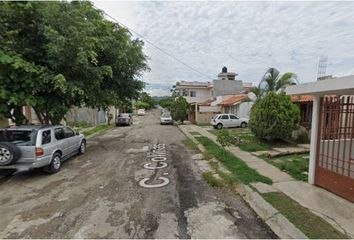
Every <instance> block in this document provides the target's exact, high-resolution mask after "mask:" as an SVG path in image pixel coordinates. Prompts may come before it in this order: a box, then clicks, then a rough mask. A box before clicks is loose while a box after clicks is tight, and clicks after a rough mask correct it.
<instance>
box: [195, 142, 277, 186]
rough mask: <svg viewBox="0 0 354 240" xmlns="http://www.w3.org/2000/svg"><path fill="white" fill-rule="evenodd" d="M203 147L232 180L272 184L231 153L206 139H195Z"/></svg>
mask: <svg viewBox="0 0 354 240" xmlns="http://www.w3.org/2000/svg"><path fill="white" fill-rule="evenodd" d="M196 139H197V140H198V141H199V142H200V143H201V144H202V145H204V147H205V148H206V153H207V154H208V155H210V156H213V157H215V158H217V159H218V160H219V161H220V162H221V163H223V164H224V165H225V167H226V168H227V169H228V170H229V171H230V172H231V173H232V175H233V176H234V180H235V181H238V182H242V183H245V184H249V183H251V182H264V183H267V184H272V180H271V179H269V178H267V177H265V176H262V175H260V174H259V173H257V171H256V170H254V169H252V168H250V167H248V166H247V165H246V163H244V162H243V161H242V160H240V159H239V158H237V157H236V156H234V155H233V154H232V153H230V152H228V151H226V150H224V149H223V148H222V147H220V146H219V145H217V144H216V143H214V142H213V141H211V140H210V139H208V138H207V137H196Z"/></svg>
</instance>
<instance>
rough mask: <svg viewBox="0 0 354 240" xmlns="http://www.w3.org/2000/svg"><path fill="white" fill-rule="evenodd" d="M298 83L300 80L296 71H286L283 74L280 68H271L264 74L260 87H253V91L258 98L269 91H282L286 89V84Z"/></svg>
mask: <svg viewBox="0 0 354 240" xmlns="http://www.w3.org/2000/svg"><path fill="white" fill-rule="evenodd" d="M297 83H298V80H297V76H296V74H295V73H292V72H286V73H284V74H282V75H281V74H280V72H279V70H278V69H276V68H269V69H268V70H267V71H266V73H265V74H264V75H263V77H262V80H261V82H260V83H259V84H258V87H253V88H252V89H251V92H253V93H254V94H255V95H256V97H257V98H261V97H262V96H264V95H265V94H267V93H268V92H281V91H284V89H285V87H286V86H289V85H295V84H297Z"/></svg>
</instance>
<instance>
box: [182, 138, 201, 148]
mask: <svg viewBox="0 0 354 240" xmlns="http://www.w3.org/2000/svg"><path fill="white" fill-rule="evenodd" d="M182 142H183V144H184V145H185V146H186V147H187V148H189V149H190V150H198V147H197V144H195V143H194V142H193V141H192V139H190V138H186V139H184V140H183V141H182Z"/></svg>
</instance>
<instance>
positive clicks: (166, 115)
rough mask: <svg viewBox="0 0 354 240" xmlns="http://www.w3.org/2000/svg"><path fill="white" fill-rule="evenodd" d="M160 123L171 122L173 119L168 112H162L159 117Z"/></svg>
mask: <svg viewBox="0 0 354 240" xmlns="http://www.w3.org/2000/svg"><path fill="white" fill-rule="evenodd" d="M160 124H161V125H162V124H173V120H172V117H171V114H170V113H163V114H162V115H161V117H160Z"/></svg>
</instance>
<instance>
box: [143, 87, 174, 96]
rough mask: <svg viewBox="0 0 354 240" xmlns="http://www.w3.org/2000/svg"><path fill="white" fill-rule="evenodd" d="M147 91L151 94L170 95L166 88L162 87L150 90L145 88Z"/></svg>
mask: <svg viewBox="0 0 354 240" xmlns="http://www.w3.org/2000/svg"><path fill="white" fill-rule="evenodd" d="M147 92H148V93H149V94H150V95H151V96H158V97H161V96H170V95H171V94H170V91H169V90H166V89H162V88H153V89H150V90H147Z"/></svg>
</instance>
